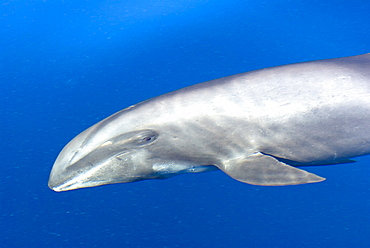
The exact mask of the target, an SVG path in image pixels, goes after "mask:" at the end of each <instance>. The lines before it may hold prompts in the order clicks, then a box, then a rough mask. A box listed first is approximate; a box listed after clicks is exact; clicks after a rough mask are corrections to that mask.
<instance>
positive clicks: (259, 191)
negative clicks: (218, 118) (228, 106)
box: [0, 0, 370, 248]
mask: <svg viewBox="0 0 370 248" xmlns="http://www.w3.org/2000/svg"><path fill="white" fill-rule="evenodd" d="M0 11H1V12H0V85H1V86H0V87H1V88H0V101H1V102H0V111H1V112H0V113H1V121H0V130H1V131H0V137H1V144H0V147H1V152H0V161H1V165H0V176H1V180H0V247H1V248H3V247H6V248H7V247H10V248H13V247H35V248H36V247H37V248H38V247H50V248H53V247H68V248H73V247H78V248H79V247H99V248H101V247H109V248H110V247H112V248H114V247H134V248H136V247H138V248H141V247H143V248H150V247H168V248H172V247H180V248H183V247H197V248H204V247H212V248H221V247H227V248H232V247H252V248H259V247H268V248H270V247H278V248H280V247H283V248H290V247H294V248H297V247H300V248H306V247H315V248H321V247H322V248H324V247H325V248H327V247H336V248H341V247H370V179H369V176H370V159H369V157H362V158H359V159H357V160H358V162H357V163H354V164H342V165H333V166H321V167H307V168H305V169H307V170H309V171H311V172H314V173H316V174H318V175H321V176H323V177H326V178H327V181H325V182H322V183H317V184H309V185H300V186H288V187H259V186H251V185H247V184H243V183H240V182H237V181H235V180H233V179H231V178H229V177H228V176H226V175H225V174H223V173H222V172H220V171H217V172H209V173H202V174H193V175H190V174H189V175H181V176H177V177H173V178H171V179H167V180H150V181H142V182H137V183H131V184H116V185H108V186H102V187H96V188H88V189H81V190H75V191H70V192H63V193H55V192H53V191H52V190H50V189H49V188H48V187H47V181H48V176H49V172H50V169H51V167H52V165H53V162H54V160H55V158H56V157H57V155H58V153H59V152H60V150H61V149H62V148H63V147H64V145H66V143H67V142H68V141H70V140H71V139H72V138H73V137H74V136H75V135H77V134H78V133H80V132H81V131H83V130H84V129H86V128H88V127H89V126H91V125H92V124H95V123H96V122H98V121H99V120H101V119H103V118H105V117H107V116H108V115H110V114H113V113H114V112H116V111H119V110H121V109H123V108H125V107H127V106H129V105H132V104H135V103H137V102H140V101H143V100H145V99H147V98H150V97H154V96H157V95H160V94H163V93H166V92H169V91H173V90H176V89H179V88H182V87H185V86H188V85H192V84H195V83H200V82H203V81H207V80H211V79H215V78H219V77H224V76H229V75H231V74H236V73H240V72H245V71H250V70H255V69H260V68H265V67H271V66H277V65H282V64H287V63H295V62H301V61H308V60H316V59H326V58H334V57H343V56H351V55H358V54H363V53H368V52H370V1H367V0H362V1H361V0H351V1H348V0H346V1H344V0H337V1H334V0H331V1H330V0H329V1H326V0H306V1H300V0H297V1H293V0H276V1H260V0H234V1H231V0H228V1H226V0H214V1H212V0H176V1H175V0H173V1H170V0H166V1H164V0H162V1H161V0H143V1H141V0H125V1H124V0H105V1H103V0H100V1H98V0H64V1H61V0H54V1H53V0H44V1H42V0H2V1H1V2H0ZM369 131H370V130H369Z"/></svg>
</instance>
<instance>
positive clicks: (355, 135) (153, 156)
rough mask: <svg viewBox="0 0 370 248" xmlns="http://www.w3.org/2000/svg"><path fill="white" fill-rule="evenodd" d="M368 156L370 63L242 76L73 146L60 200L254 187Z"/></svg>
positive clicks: (148, 109)
mask: <svg viewBox="0 0 370 248" xmlns="http://www.w3.org/2000/svg"><path fill="white" fill-rule="evenodd" d="M367 154H370V54H365V55H359V56H352V57H345V58H337V59H328V60H319V61H312V62H304V63H297V64H291V65H284V66H278V67H273V68H267V69H261V70H257V71H252V72H246V73H241V74H237V75H233V76H229V77H225V78H220V79H216V80H212V81H208V82H205V83H201V84H197V85H193V86H190V87H187V88H183V89H180V90H177V91H174V92H171V93H168V94H165V95H161V96H158V97H155V98H152V99H149V100H147V101H144V102H142V103H139V104H137V105H134V106H131V107H129V108H126V109H124V110H122V111H120V112H118V113H116V114H114V115H112V116H110V117H108V118H106V119H105V120H103V121H101V122H99V123H97V124H95V125H94V126H92V127H90V128H89V129H87V130H86V131H84V132H82V133H81V134H79V135H78V136H77V137H75V138H74V139H73V140H72V141H71V142H70V143H69V144H68V145H67V146H66V147H65V148H64V149H63V150H62V152H61V153H60V154H59V156H58V158H57V160H56V162H55V164H54V166H53V169H52V172H51V175H50V179H49V187H50V188H51V189H53V190H55V191H65V190H72V189H77V188H84V187H92V186H98V185H103V184H111V183H123V182H133V181H138V180H144V179H155V178H167V177H170V176H173V175H176V174H180V173H191V172H202V171H208V170H213V169H220V170H222V171H224V172H225V173H226V174H228V175H229V176H231V177H233V178H235V179H237V180H239V181H242V182H246V183H250V184H256V185H291V184H303V183H311V182H319V181H322V180H324V178H322V177H319V176H317V175H314V174H312V173H309V172H306V171H304V170H302V169H299V168H297V167H299V166H304V165H323V164H336V163H346V162H351V160H349V159H350V158H352V157H357V156H362V155H367Z"/></svg>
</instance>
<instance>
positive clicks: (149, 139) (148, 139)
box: [142, 136, 153, 142]
mask: <svg viewBox="0 0 370 248" xmlns="http://www.w3.org/2000/svg"><path fill="white" fill-rule="evenodd" d="M152 139H153V137H151V136H148V137H144V138H143V139H142V141H144V142H148V141H151V140H152Z"/></svg>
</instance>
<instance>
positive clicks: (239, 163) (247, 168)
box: [218, 153, 325, 186]
mask: <svg viewBox="0 0 370 248" xmlns="http://www.w3.org/2000/svg"><path fill="white" fill-rule="evenodd" d="M218 167H219V169H221V170H222V171H223V172H225V173H226V174H228V175H229V176H231V177H232V178H234V179H236V180H238V181H241V182H244V183H249V184H255V185H264V186H278V185H294V184H304V183H316V182H321V181H324V180H325V178H323V177H319V176H317V175H315V174H312V173H309V172H307V171H304V170H301V169H298V168H296V167H293V166H290V165H287V164H285V163H283V162H280V161H278V160H277V159H275V158H274V157H271V156H268V155H265V154H262V153H255V154H252V155H250V156H247V157H244V158H239V159H232V160H228V161H225V162H224V164H223V165H222V166H218Z"/></svg>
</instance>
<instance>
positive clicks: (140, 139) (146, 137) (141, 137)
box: [135, 130, 158, 146]
mask: <svg viewBox="0 0 370 248" xmlns="http://www.w3.org/2000/svg"><path fill="white" fill-rule="evenodd" d="M136 137H137V138H136V141H135V145H136V146H145V145H149V144H151V143H152V142H154V141H155V140H156V139H157V138H158V133H157V132H155V131H153V130H143V131H142V132H140V133H139V134H137V136H136Z"/></svg>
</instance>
